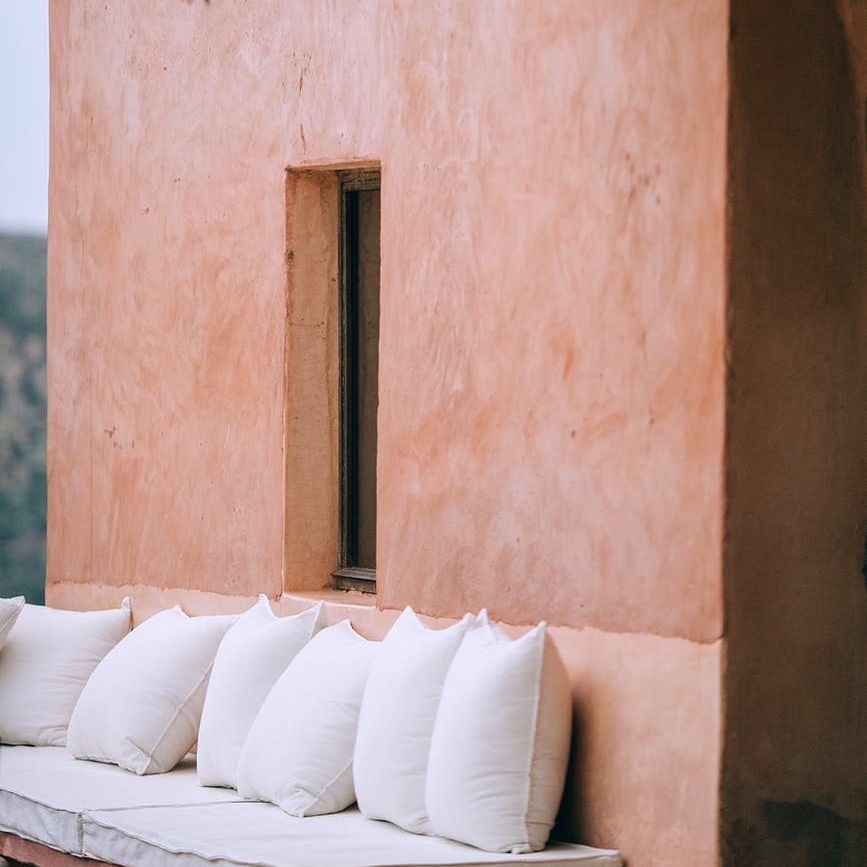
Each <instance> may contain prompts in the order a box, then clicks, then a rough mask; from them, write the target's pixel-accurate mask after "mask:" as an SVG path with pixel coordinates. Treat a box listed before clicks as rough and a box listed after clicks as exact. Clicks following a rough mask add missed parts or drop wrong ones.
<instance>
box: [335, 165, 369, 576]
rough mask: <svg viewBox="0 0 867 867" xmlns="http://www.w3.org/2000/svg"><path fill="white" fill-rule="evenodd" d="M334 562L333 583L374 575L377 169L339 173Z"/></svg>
mask: <svg viewBox="0 0 867 867" xmlns="http://www.w3.org/2000/svg"><path fill="white" fill-rule="evenodd" d="M340 180H341V184H340V198H341V220H340V227H341V228H340V233H341V238H340V274H341V278H340V296H341V297H340V325H341V334H340V430H341V442H340V445H341V461H340V463H341V480H340V511H341V521H340V534H341V539H340V563H339V564H338V569H337V571H336V572H335V573H334V574H335V580H336V584H337V586H338V587H341V588H344V589H356V590H366V591H373V590H374V589H375V585H374V581H375V579H376V416H377V407H378V406H379V388H378V383H379V212H380V211H379V202H380V199H379V183H380V178H379V172H372V171H358V172H344V173H341V178H340Z"/></svg>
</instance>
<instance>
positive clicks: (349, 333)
mask: <svg viewBox="0 0 867 867" xmlns="http://www.w3.org/2000/svg"><path fill="white" fill-rule="evenodd" d="M338 180H339V185H340V203H339V232H340V238H339V241H340V243H339V253H338V272H339V281H338V283H339V295H338V305H337V309H338V321H339V335H338V344H339V349H338V355H339V359H340V364H339V374H338V381H339V386H338V387H339V407H340V433H339V451H340V460H339V464H340V497H339V500H340V521H339V526H340V544H339V548H338V551H339V553H338V557H339V560H338V567H337V569H335V570H334V572H332V577H333V578H334V586H335V587H336V588H337V589H339V590H360V591H361V592H363V593H375V592H376V570H375V569H366V568H362V567H359V566H353V565H348V564H350V561H351V559H353V552H352V551H351V550H350V540H351V539H352V538H354V534H355V531H356V526H355V524H356V520H357V514H356V511H357V506H356V504H355V503H353V497H352V493H351V492H352V491H354V490H357V485H356V484H355V482H353V481H352V479H353V476H354V475H355V474H356V473H357V467H358V460H357V454H356V451H357V445H358V443H357V436H355V435H354V434H355V433H356V431H357V420H355V419H354V416H355V410H356V406H357V400H356V396H357V393H358V377H357V371H356V370H354V369H353V370H349V369H348V368H349V365H348V364H347V358H348V357H350V356H351V357H355V355H357V352H356V348H357V340H358V334H357V330H358V329H357V318H358V317H357V313H356V310H355V308H354V303H353V301H354V299H353V297H352V295H353V293H352V292H350V287H351V286H353V285H354V283H355V282H356V281H357V275H356V274H355V271H354V269H355V267H356V266H357V263H358V255H357V248H355V245H357V243H358V228H357V223H356V226H355V227H352V223H353V221H357V217H358V215H357V211H356V210H355V206H354V198H353V197H352V196H351V194H352V193H356V192H360V191H363V190H379V189H381V173H380V171H379V170H378V169H355V170H351V171H340V172H338Z"/></svg>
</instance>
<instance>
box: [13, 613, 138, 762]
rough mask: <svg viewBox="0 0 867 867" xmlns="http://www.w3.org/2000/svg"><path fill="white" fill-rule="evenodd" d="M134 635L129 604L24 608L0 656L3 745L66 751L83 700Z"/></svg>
mask: <svg viewBox="0 0 867 867" xmlns="http://www.w3.org/2000/svg"><path fill="white" fill-rule="evenodd" d="M128 632H129V601H128V600H126V599H124V601H123V605H122V607H121V608H115V609H111V610H108V611H62V610H60V609H55V608H45V607H44V606H42V605H25V606H24V607H23V608H22V609H21V612H20V614H19V615H18V619H17V621H16V622H15V628H14V629H12V630H11V631H10V632H9V635H8V636H7V638H6V643H5V644H4V645H3V650H2V651H0V743H5V744H31V745H33V746H63V745H64V744H65V743H66V729H67V726H68V725H69V718H70V716H71V715H72V710H73V708H74V707H75V703H76V702H77V701H78V697H79V695H80V694H81V691H82V689H84V685H85V683H87V679H88V678H89V677H90V675H91V673H92V672H93V670H94V669H95V668H96V666H97V665H98V664H99V661H100V660H101V659H102V658H103V657H104V656H105V655H106V654H107V653H108V652H109V651H110V650H111V649H112V648H113V647H114V646H115V644H117V642H118V641H120V639H121V638H123V636H124V635H126V634H127V633H128Z"/></svg>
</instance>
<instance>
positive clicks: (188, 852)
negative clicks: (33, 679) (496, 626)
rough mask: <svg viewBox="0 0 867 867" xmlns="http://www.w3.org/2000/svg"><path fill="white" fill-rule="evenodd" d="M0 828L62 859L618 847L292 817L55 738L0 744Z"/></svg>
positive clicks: (300, 861) (597, 854) (470, 854)
mask: <svg viewBox="0 0 867 867" xmlns="http://www.w3.org/2000/svg"><path fill="white" fill-rule="evenodd" d="M3 832H5V833H7V834H12V835H15V837H16V838H20V839H22V840H24V841H33V843H36V844H39V846H37V847H36V849H37V850H38V849H39V848H40V847H41V846H45V847H49V848H48V849H42V852H43V853H45V854H46V857H45V858H41V857H40V858H34V860H36V861H37V863H39V864H46V865H50V864H60V863H61V862H60V861H57V860H52V858H51V857H50V852H51V850H54V852H55V853H56V852H63V853H68V854H69V855H73V856H75V858H82V859H92V861H91V862H85V863H93V862H105V863H106V864H116V865H122V867H241V865H243V867H470V865H472V867H483V865H494V864H515V865H523V864H526V865H532V867H620V865H621V861H620V858H619V857H618V855H617V853H616V852H613V851H608V850H602V849H590V848H588V847H586V846H577V845H573V844H566V843H552V844H550V845H549V847H548V848H547V849H546V850H545V851H544V852H535V853H532V854H527V855H498V854H496V853H492V852H484V851H482V850H480V849H475V848H473V847H471V846H466V845H463V844H461V843H455V842H453V841H451V840H444V839H442V838H439V837H426V836H422V835H418V834H410V833H408V832H407V831H403V830H401V829H400V828H398V827H397V826H395V825H391V824H389V823H387V822H377V821H373V820H371V819H367V818H365V817H364V816H362V815H361V813H359V812H358V810H357V809H356V808H351V809H349V810H345V811H343V812H342V813H335V814H332V815H327V816H315V817H309V818H304V819H296V818H293V817H291V816H288V815H287V814H286V813H284V812H283V811H282V810H280V809H279V808H278V807H275V806H273V805H272V804H265V803H259V802H252V801H244V800H243V799H242V798H241V797H240V796H239V795H238V793H237V792H235V791H234V790H231V789H213V788H203V787H201V786H199V785H198V783H197V781H196V770H195V762H194V760H193V759H189V758H188V759H186V760H185V761H184V762H183V763H182V764H181V765H180V766H178V768H176V769H175V770H173V771H171V772H170V773H168V774H154V775H152V776H144V777H138V776H136V775H135V774H132V773H129V772H128V771H124V770H121V769H120V768H117V767H115V766H113V765H106V764H101V763H98V762H83V761H77V760H76V759H73V758H72V757H71V756H70V755H69V753H67V751H66V750H65V749H64V748H63V747H17V746H15V747H12V746H3V747H0V834H2V833H3ZM6 851H9V850H8V848H7V849H6ZM30 851H33V850H32V849H31V850H30ZM10 854H11V853H10ZM37 854H38V853H37ZM57 857H60V856H57ZM70 860H71V859H70ZM62 863H63V864H64V865H65V864H66V862H65V861H63V862H62Z"/></svg>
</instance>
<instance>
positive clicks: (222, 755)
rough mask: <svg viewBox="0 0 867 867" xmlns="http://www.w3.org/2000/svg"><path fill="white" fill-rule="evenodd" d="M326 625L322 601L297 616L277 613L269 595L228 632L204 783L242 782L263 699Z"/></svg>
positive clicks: (205, 721) (211, 698)
mask: <svg viewBox="0 0 867 867" xmlns="http://www.w3.org/2000/svg"><path fill="white" fill-rule="evenodd" d="M323 625H324V609H323V606H322V603H321V602H320V603H319V604H318V605H314V606H313V607H312V608H308V609H307V611H302V612H301V613H300V614H296V615H294V616H293V617H275V616H274V613H273V612H272V611H271V605H270V603H269V602H268V597H267V596H265V595H264V594H263V595H262V596H260V597H259V601H258V602H257V603H256V604H255V605H254V606H253V607H252V608H251V609H249V611H246V612H245V613H244V614H242V615H241V616H240V617H239V618H238V620H237V621H236V622H235V623H234V625H233V626H232V628H231V629H230V630H229V631H228V632H227V633H226V637H225V638H224V639H223V641H222V642H221V644H220V648H219V650H218V651H217V657H216V659H215V660H214V669H213V671H212V672H211V680H210V683H209V684H208V693H207V695H206V696H205V707H204V710H203V711H202V722H201V725H200V726H199V745H198V747H197V748H196V765H197V768H198V773H199V784H200V785H202V786H229V787H230V788H235V787H236V786H237V785H238V758H239V756H240V755H241V748H242V747H243V746H244V740H245V738H246V737H247V733H248V732H249V731H250V726H251V725H252V724H253V720H254V719H255V718H256V714H257V713H258V712H259V708H260V707H262V702H263V701H265V698H266V697H267V695H268V693H269V692H270V691H271V687H273V686H274V684H275V683H276V682H277V678H278V677H280V675H281V674H283V672H284V671H285V670H286V666H287V665H289V663H290V662H291V661H292V659H293V658H294V656H295V654H296V653H298V651H299V650H301V648H302V647H304V645H305V644H306V643H307V642H308V641H309V640H310V639H311V638H312V637H313V635H314V634H315V633H316V631H317V630H318V629H319V628H320V627H321V626H323Z"/></svg>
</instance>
